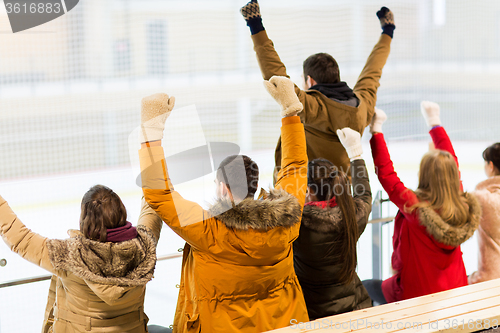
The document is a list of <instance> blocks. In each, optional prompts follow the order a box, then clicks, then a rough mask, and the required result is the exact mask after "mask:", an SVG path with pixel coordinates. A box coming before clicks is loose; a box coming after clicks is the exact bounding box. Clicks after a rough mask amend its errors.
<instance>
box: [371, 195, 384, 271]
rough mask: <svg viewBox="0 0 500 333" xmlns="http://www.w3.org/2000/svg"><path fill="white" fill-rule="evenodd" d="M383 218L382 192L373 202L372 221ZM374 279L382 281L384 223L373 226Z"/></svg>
mask: <svg viewBox="0 0 500 333" xmlns="http://www.w3.org/2000/svg"><path fill="white" fill-rule="evenodd" d="M379 218H382V191H378V192H377V195H376V196H375V200H373V205H372V219H373V220H375V219H379ZM372 272H373V273H372V279H377V280H382V223H374V224H372Z"/></svg>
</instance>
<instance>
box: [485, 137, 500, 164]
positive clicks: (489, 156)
mask: <svg viewBox="0 0 500 333" xmlns="http://www.w3.org/2000/svg"><path fill="white" fill-rule="evenodd" d="M483 159H484V160H485V161H486V162H493V165H494V166H495V168H497V170H498V171H500V142H497V143H494V144H492V145H491V146H489V147H488V148H486V149H485V150H484V151H483Z"/></svg>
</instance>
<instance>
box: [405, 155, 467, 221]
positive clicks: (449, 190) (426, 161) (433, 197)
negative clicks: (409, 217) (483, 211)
mask: <svg viewBox="0 0 500 333" xmlns="http://www.w3.org/2000/svg"><path fill="white" fill-rule="evenodd" d="M415 194H416V195H417V197H418V199H419V200H420V202H418V203H416V204H414V205H413V206H411V207H409V208H407V211H408V212H409V213H412V212H413V211H415V209H417V208H424V207H429V208H432V209H433V210H435V211H436V212H437V213H438V214H439V216H440V217H441V218H442V219H443V221H445V222H446V223H448V224H450V225H453V226H461V225H464V224H465V223H466V222H467V220H468V217H469V206H468V204H467V200H466V194H465V193H464V192H463V191H462V190H461V189H460V176H459V172H458V167H457V164H456V161H455V159H454V158H453V156H452V155H451V154H450V153H449V152H447V151H444V150H433V151H430V152H428V153H427V154H425V155H424V156H423V157H422V161H421V162H420V170H419V184H418V188H417V190H416V191H415Z"/></svg>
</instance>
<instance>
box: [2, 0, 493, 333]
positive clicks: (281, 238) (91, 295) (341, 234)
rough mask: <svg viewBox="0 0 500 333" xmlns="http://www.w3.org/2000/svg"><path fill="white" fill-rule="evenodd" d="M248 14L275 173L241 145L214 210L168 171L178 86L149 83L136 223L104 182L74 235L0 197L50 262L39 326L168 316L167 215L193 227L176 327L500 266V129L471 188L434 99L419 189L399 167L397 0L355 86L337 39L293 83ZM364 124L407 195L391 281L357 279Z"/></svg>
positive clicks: (395, 291)
mask: <svg viewBox="0 0 500 333" xmlns="http://www.w3.org/2000/svg"><path fill="white" fill-rule="evenodd" d="M241 13H242V14H243V16H244V18H245V20H246V22H247V25H248V26H249V27H250V31H251V34H252V40H253V43H254V46H255V52H256V54H257V60H258V62H259V65H260V68H261V71H262V75H263V78H264V80H265V81H264V83H265V84H264V86H265V88H266V89H267V91H268V92H269V93H270V95H271V96H272V97H273V98H274V99H275V100H276V101H277V103H278V104H279V105H280V109H281V116H282V126H281V136H280V138H279V141H278V145H277V147H276V154H275V157H276V161H275V162H276V168H275V174H274V188H271V189H269V190H268V191H264V190H261V191H260V192H259V193H258V194H257V191H258V189H259V187H258V178H259V168H258V166H257V164H256V163H255V162H254V161H253V160H252V159H251V158H250V157H248V156H245V155H234V156H228V157H227V158H226V159H224V160H223V161H222V162H221V163H220V165H219V168H218V170H217V172H216V179H215V183H216V196H217V200H216V201H215V202H214V203H213V205H212V206H211V207H210V209H208V210H205V209H203V208H202V207H201V206H200V205H198V204H197V203H195V202H191V201H189V200H186V199H184V198H183V197H182V196H181V195H180V194H179V193H178V192H176V191H175V189H174V187H173V185H172V183H171V182H170V179H169V175H168V165H167V163H166V161H165V156H164V151H163V148H162V146H161V142H162V141H161V140H162V138H163V131H164V125H165V122H166V121H167V118H168V116H169V115H170V113H171V112H172V110H173V108H174V104H175V99H174V97H169V96H168V95H166V94H155V95H152V96H148V97H145V98H144V99H143V100H142V107H141V133H140V138H139V139H140V143H141V149H140V151H139V156H140V165H141V179H142V188H143V194H144V198H143V200H142V209H141V213H140V216H139V220H138V222H137V226H133V225H132V224H131V223H130V222H128V221H127V211H126V209H125V207H124V205H123V203H122V201H121V200H120V198H119V196H118V195H117V194H116V193H115V192H113V191H112V190H111V189H109V188H107V187H106V186H103V185H96V186H94V187H92V188H91V189H90V190H89V191H88V192H87V193H86V194H85V195H84V197H83V199H82V203H81V216H80V228H79V230H71V231H70V232H69V235H70V238H68V239H64V240H57V239H48V238H45V237H43V236H41V235H38V234H36V233H34V232H32V231H31V230H30V229H28V228H27V227H26V226H25V225H24V224H23V223H22V222H21V221H20V220H19V218H18V217H17V216H16V215H15V213H14V212H13V211H12V210H11V208H10V207H9V206H8V204H7V202H6V201H5V200H4V199H3V198H2V197H0V234H1V235H2V237H3V239H4V241H5V242H6V243H7V244H8V245H9V246H10V248H11V249H12V251H14V252H17V253H18V254H19V255H21V256H22V257H23V258H25V259H26V260H28V261H30V262H32V263H34V264H36V265H38V266H40V267H42V268H44V269H46V270H48V271H49V272H51V273H52V274H53V277H52V280H51V286H50V290H49V297H48V302H47V307H46V312H45V320H44V323H43V328H42V332H54V333H60V332H89V331H92V332H141V333H143V332H148V331H149V332H167V331H169V329H167V328H163V327H159V326H155V325H150V326H148V318H147V316H146V314H145V313H144V307H143V306H144V298H145V290H146V284H147V282H148V281H150V280H151V279H152V278H153V274H154V268H155V263H156V245H157V242H158V239H159V237H160V231H161V229H162V225H163V223H165V224H167V225H168V227H169V228H171V229H172V230H173V231H174V232H175V233H177V234H178V235H179V236H180V237H182V238H183V239H184V240H185V241H186V244H185V247H184V249H183V259H182V269H181V281H180V290H179V296H178V301H177V309H176V313H175V318H174V324H173V331H174V332H201V331H203V332H262V331H267V330H271V329H276V328H280V327H285V326H289V325H291V324H292V323H297V322H306V321H310V320H315V319H319V318H323V317H326V316H331V315H335V314H339V313H345V312H349V311H353V310H358V309H363V308H367V307H371V306H373V305H377V304H384V303H389V302H395V301H400V300H404V299H409V298H413V297H418V296H422V295H427V294H431V293H435V292H439V291H443V290H448V289H452V288H456V287H461V286H465V285H467V284H468V283H477V282H481V281H485V280H489V279H493V278H498V277H500V271H499V268H498V267H499V265H497V263H498V262H499V261H500V248H499V247H498V240H499V239H500V234H499V233H498V225H499V223H500V221H499V218H498V216H499V214H497V211H498V210H500V196H499V193H500V192H499V190H500V144H499V143H497V144H494V145H492V146H490V147H488V148H487V149H486V150H485V151H484V154H483V157H484V160H485V170H486V174H487V176H488V180H486V181H484V182H483V183H481V184H479V185H478V186H477V189H476V191H474V192H473V193H465V192H464V191H463V188H462V184H461V180H460V172H459V168H458V160H457V157H456V155H455V152H454V150H453V146H452V143H451V141H450V139H449V137H448V135H447V133H446V131H445V129H444V128H443V127H442V124H441V120H440V108H439V105H437V104H436V103H433V102H427V101H424V102H422V103H421V110H422V114H423V117H424V120H425V122H426V124H427V125H428V127H429V129H430V132H429V133H430V135H431V138H432V141H433V144H434V149H432V150H430V151H429V152H428V153H426V154H425V155H424V157H423V158H422V161H421V164H420V171H419V184H418V188H417V189H416V190H414V191H413V190H410V189H408V188H406V187H405V185H404V184H403V183H402V182H401V180H400V179H399V178H398V176H397V174H396V172H395V170H394V167H393V163H392V161H391V158H390V155H389V151H388V149H387V145H386V142H385V139H384V135H383V132H382V124H383V123H384V122H385V121H386V119H387V116H386V114H385V113H384V112H383V111H382V110H380V109H377V108H375V104H376V94H377V89H378V87H379V80H380V77H381V75H382V69H383V67H384V65H385V63H386V60H387V58H388V56H389V53H390V45H391V42H392V38H393V33H394V29H395V24H394V17H393V14H392V12H391V11H390V10H389V9H388V8H386V7H382V8H381V10H380V11H378V12H377V16H378V18H379V20H380V23H381V27H382V34H381V37H380V39H379V40H378V42H377V44H376V45H375V47H374V48H373V51H372V52H371V54H370V56H369V57H368V60H367V62H366V65H365V67H364V69H363V71H362V72H361V75H360V76H359V79H358V81H357V83H356V85H355V86H354V88H353V89H351V88H350V87H349V86H348V85H347V84H346V83H345V82H342V81H341V80H340V74H339V67H338V64H337V63H336V61H335V59H334V58H333V57H332V56H330V55H329V54H326V53H318V54H315V55H312V56H310V57H309V58H307V59H306V60H305V61H304V67H303V70H304V72H303V74H304V80H303V81H304V82H303V89H301V88H299V87H298V86H296V85H295V84H294V83H293V82H292V81H291V80H290V79H289V78H288V76H287V73H286V68H285V66H284V64H283V63H282V62H281V60H280V58H279V56H278V54H277V52H276V51H275V49H274V46H273V43H272V41H271V40H270V39H269V38H268V36H267V33H266V30H265V29H264V26H263V23H262V17H261V15H260V9H259V4H258V3H257V1H256V0H252V1H250V2H249V3H248V4H247V5H246V6H244V7H243V8H242V10H241ZM174 112H175V111H174ZM367 126H369V131H370V133H371V135H372V138H371V140H370V145H371V151H372V155H373V162H374V164H375V169H376V173H377V176H378V179H379V181H380V183H381V184H382V186H383V188H384V189H385V191H386V192H387V194H388V195H389V199H390V200H391V201H392V202H393V203H394V204H396V205H397V207H398V208H399V211H398V214H397V216H396V218H395V226H394V237H393V248H394V252H393V255H392V269H393V271H394V275H393V276H392V277H391V278H389V279H387V280H385V281H380V280H366V281H360V279H359V277H358V275H357V274H356V265H357V253H356V244H357V241H358V239H359V237H360V235H361V234H362V233H363V231H364V230H365V227H366V225H367V222H368V217H369V214H370V212H371V202H372V194H371V190H370V181H369V179H368V172H367V169H366V165H365V162H364V160H363V158H362V154H363V149H362V145H361V134H362V133H363V132H364V129H365V128H366V127H367ZM256 194H257V195H258V198H255V196H256ZM476 229H478V236H479V237H478V239H479V247H480V251H479V253H480V256H479V269H478V271H477V272H474V273H473V274H471V275H470V276H467V274H466V271H465V266H464V262H463V259H462V252H461V249H460V245H461V244H462V243H463V242H465V241H466V240H467V239H469V238H470V237H471V236H472V235H473V234H474V232H475V231H476Z"/></svg>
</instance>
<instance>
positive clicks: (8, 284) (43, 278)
mask: <svg viewBox="0 0 500 333" xmlns="http://www.w3.org/2000/svg"><path fill="white" fill-rule="evenodd" d="M179 252H182V249H179ZM181 257H182V253H171V254H166V255H163V256H159V257H158V258H157V259H156V260H157V261H163V260H170V259H176V258H181ZM2 260H5V259H2ZM5 263H7V261H5ZM4 266H5V265H4ZM51 278H52V274H50V275H42V276H36V277H31V278H25V279H19V280H13V281H8V282H4V283H0V289H2V288H7V287H14V286H20V285H23V284H28V283H33V282H40V281H47V280H50V279H51Z"/></svg>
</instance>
